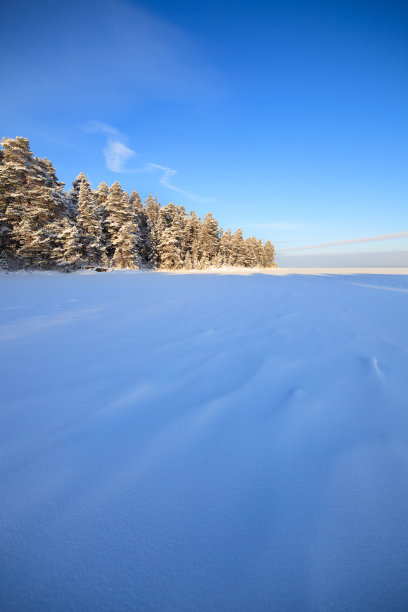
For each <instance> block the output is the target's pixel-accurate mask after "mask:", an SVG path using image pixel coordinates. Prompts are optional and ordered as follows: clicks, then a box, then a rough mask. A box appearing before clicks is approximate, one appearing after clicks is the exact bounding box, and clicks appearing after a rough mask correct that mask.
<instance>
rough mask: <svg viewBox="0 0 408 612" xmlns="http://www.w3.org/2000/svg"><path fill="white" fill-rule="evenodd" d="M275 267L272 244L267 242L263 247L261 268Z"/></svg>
mask: <svg viewBox="0 0 408 612" xmlns="http://www.w3.org/2000/svg"><path fill="white" fill-rule="evenodd" d="M274 266H275V249H274V246H273V244H272V243H271V242H270V241H269V240H267V241H266V242H265V244H264V247H263V267H264V268H273V267H274Z"/></svg>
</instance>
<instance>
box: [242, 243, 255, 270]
mask: <svg viewBox="0 0 408 612" xmlns="http://www.w3.org/2000/svg"><path fill="white" fill-rule="evenodd" d="M257 247H258V244H257V239H256V238H247V239H246V240H245V242H244V266H245V267H246V268H255V267H256V266H257V265H258V258H257Z"/></svg>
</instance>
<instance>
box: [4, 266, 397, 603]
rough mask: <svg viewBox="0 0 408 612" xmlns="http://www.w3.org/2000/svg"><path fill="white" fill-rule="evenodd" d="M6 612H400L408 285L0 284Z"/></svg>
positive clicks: (390, 281) (139, 278)
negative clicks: (375, 611)
mask: <svg viewBox="0 0 408 612" xmlns="http://www.w3.org/2000/svg"><path fill="white" fill-rule="evenodd" d="M0 286H1V290H2V300H1V305H0V313H1V325H0V350H1V352H2V363H3V365H2V368H1V389H2V393H1V396H2V402H1V403H2V408H1V412H0V417H1V422H0V486H1V492H2V501H1V504H0V525H1V528H0V564H1V572H0V575H1V581H0V602H1V607H2V609H4V610H29V611H31V610H63V611H65V610H101V611H104V610H106V611H108V610H143V611H144V610H146V611H147V610H149V611H150V610H151V611H157V610H166V611H167V610H169V611H170V610H171V611H173V610H174V611H176V610H177V611H180V610H186V611H190V610H199V611H201V610H202V611H214V612H219V611H224V610H225V611H230V610H231V611H235V610H243V611H246V610H251V611H252V610H254V611H258V610H259V611H263V610H265V611H267V610H268V611H269V610H322V611H323V610H324V611H326V610H339V611H340V610H350V609H352V610H373V609H376V610H403V609H406V608H407V606H408V582H407V579H406V576H407V575H408V530H407V516H408V478H407V476H408V413H407V408H408V406H407V404H408V402H407V397H408V393H407V391H408V376H407V372H408V325H407V305H408V276H404V275H401V276H397V275H374V274H357V275H356V274H354V275H348V276H341V275H329V276H315V275H302V274H290V275H287V276H279V275H270V274H252V275H248V276H243V275H239V274H234V275H229V274H224V275H218V274H209V273H206V274H175V273H171V274H166V273H159V272H154V273H141V272H112V273H105V274H98V273H90V272H87V273H75V274H66V275H64V274H47V273H34V274H13V275H11V274H10V275H2V276H1V277H0Z"/></svg>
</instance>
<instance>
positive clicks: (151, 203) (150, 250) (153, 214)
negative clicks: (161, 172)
mask: <svg viewBox="0 0 408 612" xmlns="http://www.w3.org/2000/svg"><path fill="white" fill-rule="evenodd" d="M160 208H161V206H160V204H159V203H158V202H157V198H153V196H152V195H150V194H149V195H148V197H147V198H146V200H145V201H144V203H143V211H144V215H145V217H144V218H145V219H146V223H147V228H146V230H145V231H144V230H143V228H141V229H142V231H141V241H142V246H143V261H144V262H145V265H146V266H148V267H150V268H156V267H157V263H158V251H157V249H158V242H159V235H158V221H159V212H160Z"/></svg>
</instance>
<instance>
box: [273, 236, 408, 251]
mask: <svg viewBox="0 0 408 612" xmlns="http://www.w3.org/2000/svg"><path fill="white" fill-rule="evenodd" d="M406 236H408V232H398V233H396V234H382V235H380V236H367V237H365V238H352V239H351V240H338V241H336V242H324V243H322V244H314V245H311V246H302V247H291V248H290V249H281V251H285V252H288V251H306V250H309V249H323V248H325V247H335V246H343V245H346V244H357V243H362V242H376V241H377V240H395V239H397V238H405V237H406Z"/></svg>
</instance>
